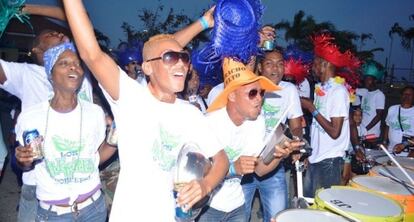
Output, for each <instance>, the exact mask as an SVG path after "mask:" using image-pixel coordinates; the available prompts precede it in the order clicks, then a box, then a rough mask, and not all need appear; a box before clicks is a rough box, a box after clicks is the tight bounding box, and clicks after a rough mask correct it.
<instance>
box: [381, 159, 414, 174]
mask: <svg viewBox="0 0 414 222" xmlns="http://www.w3.org/2000/svg"><path fill="white" fill-rule="evenodd" d="M394 158H395V160H396V161H397V162H398V163H399V164H400V165H401V166H402V167H404V168H406V169H409V170H413V171H414V158H412V157H404V156H396V157H394ZM377 162H378V163H379V164H382V165H391V166H394V165H395V164H394V162H392V161H391V160H390V158H389V157H388V156H383V157H379V158H377Z"/></svg>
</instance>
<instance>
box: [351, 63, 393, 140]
mask: <svg viewBox="0 0 414 222" xmlns="http://www.w3.org/2000/svg"><path fill="white" fill-rule="evenodd" d="M361 71H362V74H363V75H364V88H358V89H357V90H356V94H357V95H358V96H360V97H362V98H361V104H360V105H361V109H362V113H363V114H362V124H363V125H364V126H365V127H366V128H367V130H368V134H374V135H375V137H376V138H377V139H379V138H380V136H381V120H382V119H383V117H384V107H385V95H384V93H383V92H382V91H381V90H380V89H378V87H377V84H376V82H377V81H380V80H381V79H382V76H383V75H384V71H383V70H382V69H381V68H380V67H379V64H377V63H376V62H374V61H368V62H366V63H365V64H363V65H362V70H361ZM354 105H358V104H354Z"/></svg>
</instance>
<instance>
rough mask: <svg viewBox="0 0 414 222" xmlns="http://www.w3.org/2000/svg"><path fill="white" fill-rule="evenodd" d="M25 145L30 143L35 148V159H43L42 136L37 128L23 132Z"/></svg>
mask: <svg viewBox="0 0 414 222" xmlns="http://www.w3.org/2000/svg"><path fill="white" fill-rule="evenodd" d="M23 142H24V145H25V146H27V145H30V147H31V148H32V149H33V161H37V160H42V159H43V149H42V145H43V144H42V138H41V136H40V134H39V131H38V130H37V129H33V130H26V131H24V132H23Z"/></svg>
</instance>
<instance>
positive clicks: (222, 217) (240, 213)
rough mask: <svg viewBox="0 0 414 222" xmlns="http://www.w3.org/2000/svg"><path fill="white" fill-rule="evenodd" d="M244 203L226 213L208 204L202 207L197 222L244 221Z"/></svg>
mask: <svg viewBox="0 0 414 222" xmlns="http://www.w3.org/2000/svg"><path fill="white" fill-rule="evenodd" d="M244 209H245V207H244V205H242V206H240V207H238V208H236V209H234V210H232V211H230V212H228V213H226V212H223V211H219V210H216V209H214V208H212V207H210V206H207V207H206V208H204V209H203V211H202V212H201V214H200V216H199V218H198V219H196V221H197V222H213V221H214V222H224V221H226V222H246V217H245V212H244Z"/></svg>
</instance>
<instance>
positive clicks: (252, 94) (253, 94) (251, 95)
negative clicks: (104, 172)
mask: <svg viewBox="0 0 414 222" xmlns="http://www.w3.org/2000/svg"><path fill="white" fill-rule="evenodd" d="M257 94H259V95H260V97H261V98H263V96H264V94H265V90H264V89H261V90H258V89H252V90H250V91H249V94H248V95H249V99H250V100H253V99H255V98H256V97H257Z"/></svg>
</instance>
